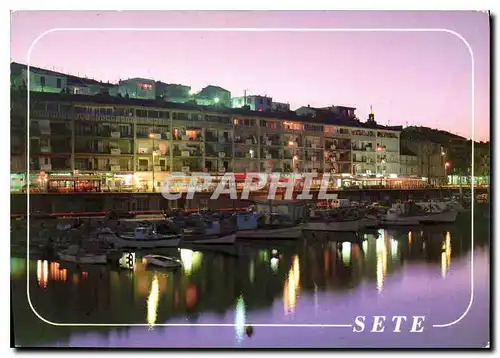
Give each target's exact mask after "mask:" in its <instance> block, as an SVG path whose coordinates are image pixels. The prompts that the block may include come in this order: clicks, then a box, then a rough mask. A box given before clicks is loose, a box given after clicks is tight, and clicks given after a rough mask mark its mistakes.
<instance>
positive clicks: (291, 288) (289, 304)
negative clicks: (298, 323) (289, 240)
mask: <svg viewBox="0 0 500 358" xmlns="http://www.w3.org/2000/svg"><path fill="white" fill-rule="evenodd" d="M299 288H300V262H299V257H298V256H295V257H294V259H293V265H292V267H291V268H290V271H288V277H287V279H286V281H285V285H284V287H283V303H284V306H285V315H288V314H290V313H292V314H293V313H294V311H295V305H296V303H297V297H298V293H299Z"/></svg>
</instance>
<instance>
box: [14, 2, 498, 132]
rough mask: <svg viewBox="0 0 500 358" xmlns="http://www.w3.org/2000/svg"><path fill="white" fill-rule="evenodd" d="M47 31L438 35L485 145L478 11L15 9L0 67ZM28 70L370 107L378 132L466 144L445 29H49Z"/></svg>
mask: <svg viewBox="0 0 500 358" xmlns="http://www.w3.org/2000/svg"><path fill="white" fill-rule="evenodd" d="M55 27H260V28H262V27H294V28H297V27H318V28H321V27H323V28H324V27H335V28H412V27H413V28H415V27H418V28H445V29H449V30H453V31H456V32H458V33H459V34H461V35H462V36H463V37H464V38H465V39H466V40H467V41H468V42H469V44H470V45H471V47H472V50H473V52H474V60H475V116H476V120H475V139H476V140H489V137H490V125H489V116H490V111H489V107H490V102H489V91H490V81H489V78H490V71H489V66H490V61H489V57H490V50H489V42H490V35H489V19H488V15H487V14H485V13H480V12H444V11H441V12H366V11H358V12H354V11H338V12H326V11H323V12H321V11H309V12H299V11H295V12H286V11H268V12H263V11H262V12H260V11H259V12H258V11H252V12H243V11H226V12H222V11H212V12H207V11H203V12H189V11H155V12H148V11H141V12H138V11H129V12H104V11H101V12H91V11H73V12H69V11H65V12H64V11H44V12H40V11H20V12H15V13H13V15H12V38H11V59H12V61H16V62H21V63H26V62H27V55H28V48H29V47H30V45H31V44H32V42H33V41H34V39H35V38H36V37H37V36H38V35H40V33H42V32H43V31H46V30H48V29H51V28H55ZM31 65H33V66H39V67H44V68H47V69H56V70H58V71H61V72H66V73H71V74H75V75H77V74H79V75H80V76H84V75H86V76H87V77H89V78H95V79H99V80H104V81H107V80H109V81H117V80H119V79H125V78H128V77H148V78H154V79H156V80H162V81H165V82H168V83H182V84H186V85H191V86H192V87H193V88H194V89H201V88H202V87H204V86H205V85H207V84H215V85H219V86H221V87H224V88H227V89H228V90H230V91H231V94H232V96H240V95H243V91H244V89H248V90H249V93H250V94H267V95H268V96H272V97H273V98H274V100H275V101H279V102H289V103H290V104H291V106H292V109H294V108H296V107H299V106H301V105H307V104H310V105H311V106H327V105H332V104H334V105H347V106H354V107H356V108H357V109H358V110H357V113H358V117H360V118H361V119H362V120H364V119H365V118H366V116H367V114H368V112H369V108H370V105H373V109H374V112H375V116H376V120H377V122H378V123H380V124H388V123H389V124H391V125H398V124H402V125H404V124H406V123H407V124H408V125H423V126H429V127H433V128H439V129H444V130H448V131H451V132H454V133H457V134H460V135H463V136H465V137H469V138H470V137H471V134H472V132H471V119H472V118H471V108H472V107H471V91H472V89H471V84H470V83H471V70H470V69H471V59H470V56H469V53H468V50H467V48H466V46H465V45H464V44H463V43H462V41H461V40H460V39H458V38H457V37H455V36H454V35H452V34H448V33H435V32H434V33H423V32H420V33H409V32H390V33H388V32H385V33H380V32H378V33H375V32H357V33H352V32H351V33H348V32H335V33H303V32H302V33H301V32H258V33H255V32H254V33H249V32H201V31H200V32H190V33H188V32H148V33H145V32H55V33H51V34H49V35H47V36H45V37H44V38H42V39H41V40H40V41H39V42H38V43H37V45H36V46H35V47H34V50H33V53H32V57H31Z"/></svg>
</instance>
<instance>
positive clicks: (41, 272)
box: [36, 260, 49, 288]
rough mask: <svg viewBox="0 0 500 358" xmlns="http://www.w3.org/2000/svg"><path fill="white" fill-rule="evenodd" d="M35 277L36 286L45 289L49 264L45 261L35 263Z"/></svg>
mask: <svg viewBox="0 0 500 358" xmlns="http://www.w3.org/2000/svg"><path fill="white" fill-rule="evenodd" d="M36 277H37V281H38V286H39V287H43V288H46V287H47V284H48V282H49V263H48V262H47V261H43V262H42V261H41V260H38V261H37V262H36Z"/></svg>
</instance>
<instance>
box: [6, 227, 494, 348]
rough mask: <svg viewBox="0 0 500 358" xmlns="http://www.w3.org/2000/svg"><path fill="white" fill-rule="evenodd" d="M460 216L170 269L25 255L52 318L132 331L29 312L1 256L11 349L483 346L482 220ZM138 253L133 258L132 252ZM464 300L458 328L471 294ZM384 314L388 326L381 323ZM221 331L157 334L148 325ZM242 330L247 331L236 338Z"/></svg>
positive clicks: (35, 295) (237, 251) (184, 255)
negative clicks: (360, 328)
mask: <svg viewBox="0 0 500 358" xmlns="http://www.w3.org/2000/svg"><path fill="white" fill-rule="evenodd" d="M475 222H476V224H475V225H476V229H475V237H474V242H475V244H474V253H473V255H472V256H471V234H470V227H471V224H470V220H467V218H466V217H465V218H464V219H463V220H459V221H457V224H455V225H453V226H451V227H449V228H447V227H441V228H439V229H436V228H434V229H422V230H420V229H418V230H416V231H412V232H408V231H396V230H379V232H378V234H379V235H378V238H377V236H376V235H373V234H367V235H366V240H365V241H364V243H363V244H362V245H356V244H352V245H349V244H345V243H344V244H343V245H342V247H339V246H338V245H337V244H336V243H335V242H333V241H328V240H325V239H320V238H316V239H304V240H301V241H300V242H296V243H292V244H289V245H286V246H283V245H278V244H276V245H272V246H271V245H267V246H263V245H261V246H259V247H256V246H249V245H248V246H242V245H236V246H235V247H234V248H227V249H224V250H221V252H219V251H215V250H210V251H206V250H203V251H193V250H187V249H185V250H181V251H180V252H179V251H178V250H170V251H168V250H167V251H166V252H165V253H166V254H169V255H174V254H175V255H178V256H179V257H180V258H181V259H182V261H183V263H184V268H183V269H182V270H181V271H180V272H177V273H173V272H167V271H165V272H162V271H152V270H149V269H146V268H145V267H144V265H143V264H142V263H141V261H140V258H138V259H137V262H136V265H135V268H134V270H133V271H110V270H107V269H105V268H102V269H101V268H95V267H94V268H89V269H88V268H81V269H77V268H75V267H73V266H63V265H60V264H58V263H55V262H50V261H43V260H31V261H30V263H29V274H28V276H29V291H30V297H31V301H32V304H33V307H34V308H35V309H36V311H37V312H38V313H39V314H40V315H41V316H42V317H44V318H45V319H47V320H49V321H52V322H58V323H90V324H92V323H101V324H110V323H115V324H118V323H120V324H130V323H135V324H144V325H145V326H142V327H141V326H139V327H92V326H86V327H56V326H51V325H49V324H47V323H44V322H42V321H41V320H40V319H39V318H37V317H36V316H35V315H34V313H33V312H32V311H31V309H30V307H29V305H28V303H27V298H26V297H27V296H26V282H27V270H26V266H27V261H26V259H23V258H11V267H12V273H11V277H12V287H13V289H12V297H13V309H14V311H13V312H14V332H15V337H16V345H17V346H73V347H333V348H336V347H484V346H485V345H487V343H488V341H489V336H490V332H489V319H490V318H489V317H490V311H489V309H490V307H489V289H490V288H489V269H490V267H489V244H488V242H489V231H488V230H489V222H488V220H487V219H484V218H480V219H477V220H475ZM137 254H138V256H139V254H140V253H137ZM471 257H473V259H474V261H473V262H474V266H473V268H474V270H473V271H474V301H473V304H472V307H471V309H470V310H469V312H468V314H467V315H466V316H465V317H464V318H463V319H462V320H461V321H460V322H458V323H456V324H454V325H452V326H450V327H444V328H433V327H432V325H434V324H438V325H439V324H447V323H450V322H453V321H455V320H456V319H457V318H459V317H460V316H461V315H462V314H463V312H464V311H465V310H466V308H467V306H468V305H469V301H470V296H471ZM359 315H362V316H366V320H367V321H366V325H367V328H366V329H365V331H364V332H362V333H354V332H353V328H352V327H350V326H347V327H320V326H313V327H304V326H302V327H277V326H271V327H263V326H258V324H316V325H321V324H341V325H352V324H354V319H355V317H356V316H359ZM374 315H382V316H391V317H392V316H393V315H406V316H412V315H419V316H426V317H427V318H426V321H425V322H424V331H423V332H422V333H409V332H408V331H409V329H410V327H411V317H409V322H410V323H406V324H405V323H403V326H402V328H401V333H393V332H392V328H393V325H392V323H390V321H388V325H387V327H386V328H385V331H384V332H382V333H371V332H369V330H370V328H371V322H372V317H373V316H374ZM391 317H389V319H390V318H391ZM162 323H168V324H206V325H211V324H228V325H230V326H226V327H210V326H209V327H203V326H184V327H172V326H170V327H164V326H157V324H162ZM245 325H254V327H253V335H251V337H248V336H247V334H246V333H245V328H244V327H245Z"/></svg>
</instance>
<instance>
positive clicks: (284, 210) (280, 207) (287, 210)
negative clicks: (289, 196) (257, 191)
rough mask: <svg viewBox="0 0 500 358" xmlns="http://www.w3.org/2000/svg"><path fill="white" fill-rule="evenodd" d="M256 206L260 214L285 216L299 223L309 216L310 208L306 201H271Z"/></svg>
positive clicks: (258, 203) (257, 203)
mask: <svg viewBox="0 0 500 358" xmlns="http://www.w3.org/2000/svg"><path fill="white" fill-rule="evenodd" d="M255 206H256V212H257V213H259V214H283V215H287V216H288V217H289V218H290V220H291V221H293V222H298V221H300V220H302V219H304V218H306V217H307V216H308V208H307V205H306V202H305V201H304V200H279V201H274V200H269V201H263V202H256V203H255Z"/></svg>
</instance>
